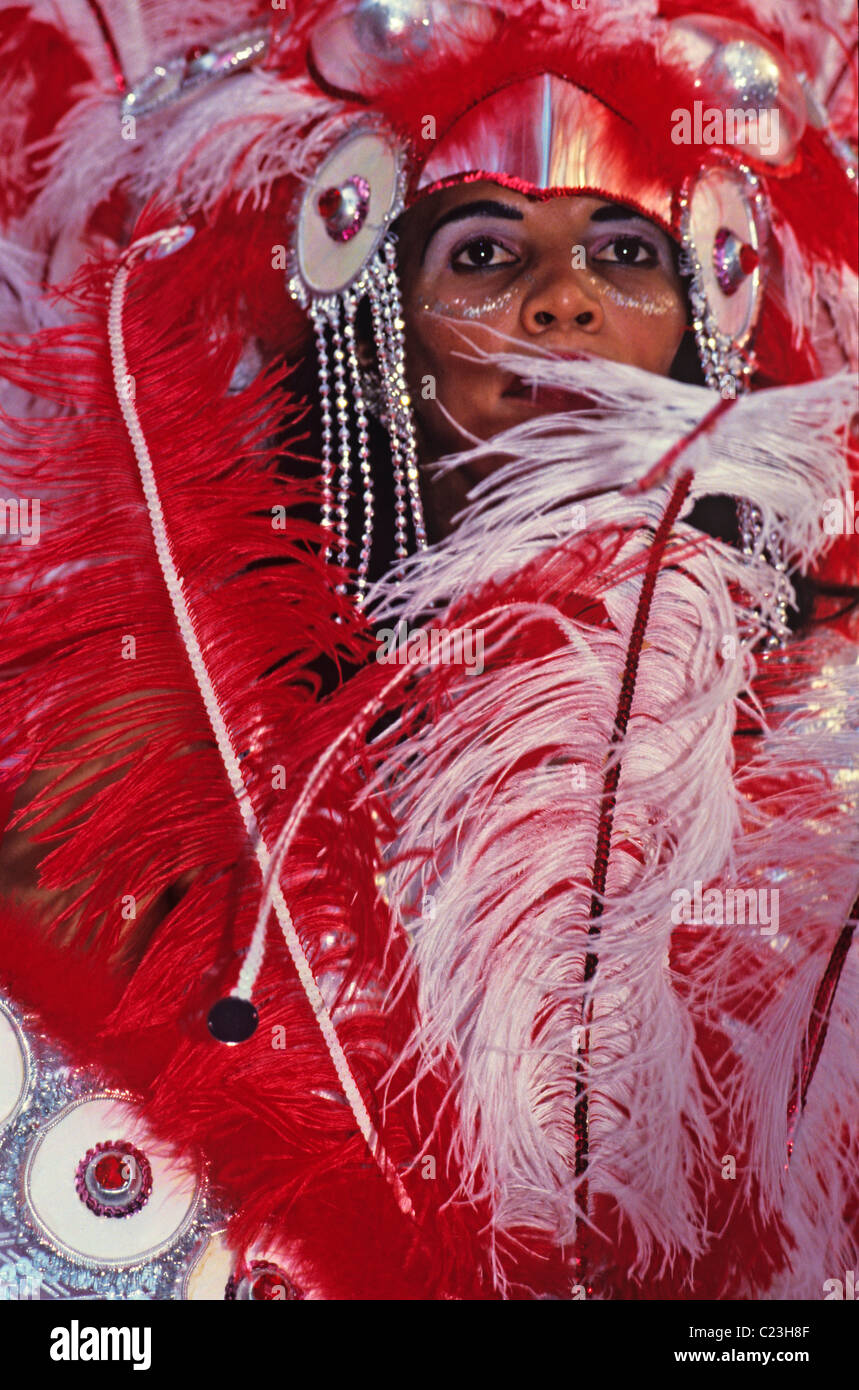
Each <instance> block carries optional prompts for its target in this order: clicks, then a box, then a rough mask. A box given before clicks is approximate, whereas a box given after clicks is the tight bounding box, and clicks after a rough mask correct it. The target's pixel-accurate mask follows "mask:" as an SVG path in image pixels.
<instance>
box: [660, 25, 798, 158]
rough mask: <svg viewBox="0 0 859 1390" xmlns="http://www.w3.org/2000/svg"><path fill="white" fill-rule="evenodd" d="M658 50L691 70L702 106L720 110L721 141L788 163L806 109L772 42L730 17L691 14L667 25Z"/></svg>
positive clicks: (789, 70)
mask: <svg viewBox="0 0 859 1390" xmlns="http://www.w3.org/2000/svg"><path fill="white" fill-rule="evenodd" d="M664 52H665V56H666V58H667V59H668V60H669V61H673V62H678V63H680V64H682V65H683V66H684V67H686V68H687V70H689V71H691V72H692V73H694V75H695V87H696V88H697V89H698V90H697V91H696V96H700V98H701V100H702V105H703V106H704V107H709V106H710V104H715V105H716V106H717V107H718V108H720V109H721V110H722V111H723V112H724V114H725V126H724V129H725V130H726V131H730V132H731V134H730V135H729V136H728V137H727V138H726V142H725V143H726V144H727V145H730V144H732V143H733V144H737V145H739V146H741V147H742V153H743V155H744V156H745V157H746V158H747V159H754V160H761V161H763V162H764V163H767V164H775V165H785V164H789V163H790V162H791V160H792V159H793V158H794V157H795V155H796V152H797V147H798V145H799V142H800V140H801V139H802V136H803V133H804V131H805V127H806V122H807V108H806V102H805V97H804V94H803V90H802V87H801V85H800V82H799V79H798V77H797V75H796V73H795V72H794V71H793V69H792V67H791V65H790V63H789V62H788V60H787V58H786V57H785V56H784V54H783V53H780V52H779V50H778V49H777V48H776V47H775V45H774V44H771V43H770V42H769V41H768V40H767V39H765V38H764V37H763V36H762V35H761V34H758V33H756V32H755V30H753V29H750V28H748V27H747V26H746V25H743V24H739V23H736V22H735V21H734V20H733V19H724V18H720V17H718V16H715V15H704V14H691V15H684V16H683V18H682V19H677V20H674V21H673V22H672V23H671V24H670V25H669V26H668V30H667V33H666V37H665V41H664ZM719 143H721V142H719Z"/></svg>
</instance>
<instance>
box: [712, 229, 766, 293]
mask: <svg viewBox="0 0 859 1390" xmlns="http://www.w3.org/2000/svg"><path fill="white" fill-rule="evenodd" d="M759 260H760V257H759V256H758V253H757V251H756V250H755V248H754V247H753V246H749V244H748V243H747V242H744V241H741V240H740V238H739V237H738V236H736V235H735V234H734V232H731V231H729V230H728V228H727V227H720V228H719V230H718V232H717V233H716V240H715V242H714V243H713V269H714V270H715V272H716V279H717V281H718V282H719V288H720V290H721V291H722V293H723V294H725V295H732V294H736V292H737V290H738V289H739V287H740V285H741V284H742V282H743V280H745V279H746V277H747V276H749V275H751V274H752V272H753V271H754V270H756V269H757V265H758V262H759Z"/></svg>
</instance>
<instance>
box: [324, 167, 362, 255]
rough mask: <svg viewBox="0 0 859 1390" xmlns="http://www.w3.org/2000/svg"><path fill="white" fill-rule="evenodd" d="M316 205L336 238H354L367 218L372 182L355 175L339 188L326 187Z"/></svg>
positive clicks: (331, 233)
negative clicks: (369, 182) (370, 183)
mask: <svg viewBox="0 0 859 1390" xmlns="http://www.w3.org/2000/svg"><path fill="white" fill-rule="evenodd" d="M316 207H317V210H318V212H319V215H320V217H321V218H322V219H323V221H324V222H325V230H326V232H327V233H328V235H329V236H330V237H331V239H332V241H351V240H352V238H353V237H354V236H357V235H358V233H359V232H360V230H361V228H362V227H363V225H364V223H365V222H366V220H367V213H368V211H369V208H370V185H369V184H368V182H367V180H366V179H365V178H362V177H361V175H360V174H353V176H352V178H351V179H347V180H346V182H345V183H342V184H340V186H339V187H334V188H326V189H324V191H323V192H322V193H320V195H319V197H318V198H317V200H316Z"/></svg>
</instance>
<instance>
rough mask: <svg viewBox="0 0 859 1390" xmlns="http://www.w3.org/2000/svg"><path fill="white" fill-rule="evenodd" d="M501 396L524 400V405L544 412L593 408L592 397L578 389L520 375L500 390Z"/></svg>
mask: <svg viewBox="0 0 859 1390" xmlns="http://www.w3.org/2000/svg"><path fill="white" fill-rule="evenodd" d="M502 396H503V397H505V398H506V399H508V400H517V401H524V402H525V404H526V405H532V406H534V407H535V408H536V409H539V410H542V411H545V412H549V411H551V412H561V411H569V410H593V408H594V403H593V399H592V398H591V397H590V396H585V395H583V394H582V393H581V392H579V391H570V390H567V389H565V388H564V387H562V386H547V385H545V384H544V385H538V384H535V383H531V382H525V381H523V380H522V379H521V377H516V378H514V380H513V382H512V383H511V384H510V386H508V387H507V390H506V391H504V392H502Z"/></svg>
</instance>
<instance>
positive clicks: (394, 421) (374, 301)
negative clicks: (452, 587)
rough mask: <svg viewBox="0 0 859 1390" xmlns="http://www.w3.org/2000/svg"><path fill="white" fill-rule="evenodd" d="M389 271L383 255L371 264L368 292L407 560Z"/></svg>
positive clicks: (398, 549) (400, 547) (397, 519)
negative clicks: (387, 313)
mask: <svg viewBox="0 0 859 1390" xmlns="http://www.w3.org/2000/svg"><path fill="white" fill-rule="evenodd" d="M385 273H386V267H385V263H384V261H382V260H381V258H377V259H375V260H374V261H373V263H372V265H371V266H370V267H369V273H368V275H367V295H368V298H369V300H370V311H371V313H372V316H373V337H374V339H375V343H376V352H377V353H378V357H379V376H380V377H381V381H382V388H383V391H384V395H385V407H386V410H387V416H388V437H389V439H390V441H391V462H392V465H393V471H394V553H395V555H396V557H397V559H398V560H404V559H405V558H406V556H407V555H408V553H409V548H408V542H407V538H406V485H405V475H404V471H403V454H402V444H401V440H400V411H399V406H398V403H397V400H396V395H395V391H394V378H393V368H392V364H391V361H390V357H389V352H388V346H389V344H388V334H387V332H386V329H385V297H384V277H385Z"/></svg>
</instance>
